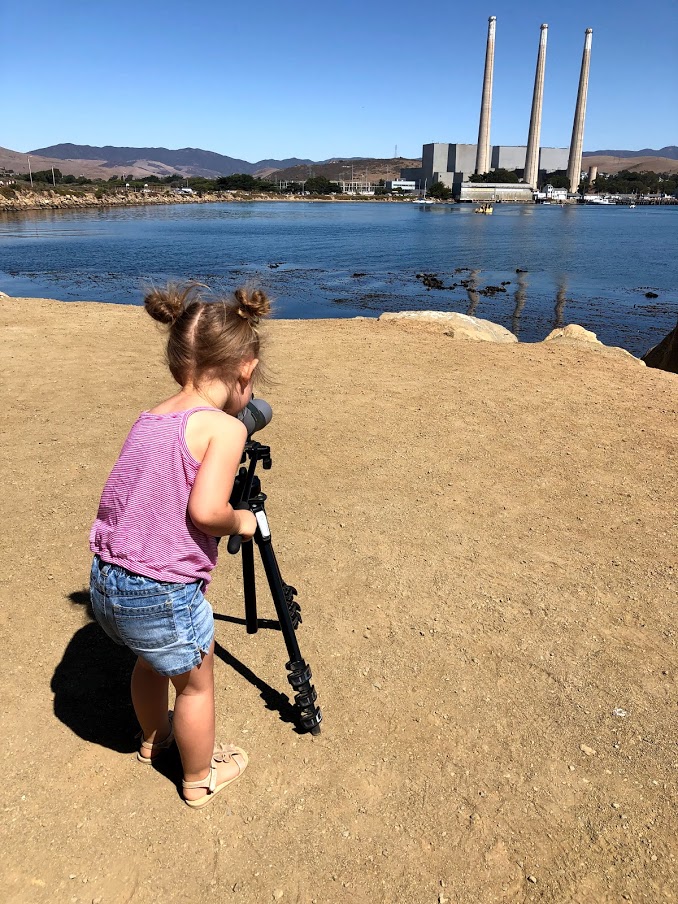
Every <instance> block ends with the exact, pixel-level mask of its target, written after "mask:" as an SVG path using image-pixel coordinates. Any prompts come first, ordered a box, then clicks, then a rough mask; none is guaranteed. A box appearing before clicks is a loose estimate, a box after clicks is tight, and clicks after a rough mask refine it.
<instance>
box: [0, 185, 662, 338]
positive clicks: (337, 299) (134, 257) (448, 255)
mask: <svg viewBox="0 0 678 904" xmlns="http://www.w3.org/2000/svg"><path fill="white" fill-rule="evenodd" d="M677 248H678V207H638V208H636V209H635V210H631V209H629V208H627V207H609V208H605V207H603V208H597V207H585V206H576V207H570V206H568V207H563V208H561V207H557V206H523V205H510V204H500V205H497V206H496V207H495V212H494V214H493V215H492V216H489V217H486V216H478V215H476V214H474V213H473V209H472V207H471V206H470V205H460V206H439V207H438V206H436V207H428V208H420V207H418V206H417V205H413V204H366V203H345V202H344V203H337V204H331V203H299V202H290V203H287V202H273V203H249V204H248V203H243V204H235V203H224V204H204V205H197V204H196V205H175V206H167V207H145V208H136V209H128V208H119V209H111V210H99V209H96V210H86V211H73V212H58V211H45V212H42V211H41V212H35V213H21V214H0V290H2V291H5V292H7V293H8V294H10V295H29V296H40V297H42V296H44V297H51V298H58V299H62V300H64V301H73V300H93V301H102V302H118V303H130V302H132V303H140V302H141V292H142V288H143V285H144V284H145V283H148V282H149V281H155V282H161V281H163V280H165V279H167V278H177V277H180V278H183V277H190V278H194V279H198V280H200V281H203V282H207V283H209V284H210V285H213V286H214V287H215V288H217V289H232V288H234V287H235V286H237V285H239V284H241V283H243V282H244V281H251V282H255V283H257V284H259V285H262V286H263V287H264V288H265V289H266V290H267V291H269V292H270V293H271V294H272V296H273V297H274V298H275V300H276V313H277V316H279V317H353V316H355V315H357V314H362V315H368V316H377V315H379V314H380V313H381V312H382V311H397V310H413V309H421V310H427V309H434V310H450V311H460V312H462V313H468V314H474V315H475V316H477V317H482V318H486V319H488V320H493V321H495V322H497V323H501V324H503V325H504V326H506V327H508V328H509V329H510V330H512V331H513V332H514V333H516V334H517V335H518V336H519V338H520V339H521V340H522V341H527V342H533V341H539V340H540V339H543V338H544V336H545V335H546V334H547V333H548V332H549V331H550V330H551V329H552V328H553V327H554V326H557V325H562V324H566V323H579V324H581V325H582V326H584V327H586V328H587V329H591V330H593V331H594V332H595V333H597V334H598V338H599V339H600V340H601V341H603V342H605V343H606V344H608V345H621V346H623V347H624V348H627V349H629V350H630V351H631V352H633V353H635V354H642V353H644V352H645V351H647V349H648V348H650V347H651V346H652V345H654V344H656V342H658V341H659V340H660V339H661V338H662V337H663V336H664V335H665V334H666V333H667V332H669V330H671V329H672V328H673V327H674V326H675V323H676V318H677V317H678V279H677V272H676V271H677V264H676V249H677ZM460 268H464V269H461V270H460ZM518 269H520V270H525V271H526V272H524V273H517V272H516V271H517V270H518ZM455 271H457V272H455ZM459 271H460V272H459ZM418 273H420V274H421V273H435V274H437V276H438V277H439V279H441V280H442V282H443V284H444V286H445V287H446V288H444V289H430V290H427V289H426V288H425V287H424V286H423V285H422V282H421V280H420V279H418V278H417V274H418ZM462 280H463V281H464V284H463V285H462ZM501 283H505V285H504V286H503V288H504V289H505V291H504V292H496V293H493V294H489V295H486V294H484V291H485V287H486V286H500V285H501ZM449 287H452V288H449ZM647 291H652V292H655V293H656V294H657V295H658V297H657V298H656V299H648V298H646V297H645V293H646V292H647Z"/></svg>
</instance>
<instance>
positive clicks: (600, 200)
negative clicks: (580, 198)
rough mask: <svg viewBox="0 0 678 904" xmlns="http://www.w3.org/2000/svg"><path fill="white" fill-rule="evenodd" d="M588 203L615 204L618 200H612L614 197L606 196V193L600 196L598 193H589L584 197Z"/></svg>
mask: <svg viewBox="0 0 678 904" xmlns="http://www.w3.org/2000/svg"><path fill="white" fill-rule="evenodd" d="M584 201H585V203H586V204H615V203H616V202H615V201H613V200H612V198H606V197H605V196H604V195H601V196H600V197H599V196H598V195H587V196H586V197H585V198H584Z"/></svg>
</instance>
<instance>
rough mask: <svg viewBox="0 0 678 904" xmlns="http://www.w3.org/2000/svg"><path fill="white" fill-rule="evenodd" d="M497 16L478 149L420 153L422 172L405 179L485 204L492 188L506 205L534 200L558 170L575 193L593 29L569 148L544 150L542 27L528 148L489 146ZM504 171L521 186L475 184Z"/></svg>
mask: <svg viewBox="0 0 678 904" xmlns="http://www.w3.org/2000/svg"><path fill="white" fill-rule="evenodd" d="M496 21H497V20H496V16H490V18H489V23H488V32H487V48H486V52H485V72H484V77H483V91H482V100H481V106H480V122H479V126H478V142H477V144H447V143H444V142H434V143H431V144H425V145H424V146H423V148H422V155H421V159H422V165H421V168H417V169H413V168H407V169H403V170H401V173H400V175H401V178H402V179H409V180H414V181H416V182H417V183H418V184H419V187H420V188H421V189H424V190H425V189H426V188H430V187H431V186H432V185H434V184H435V183H436V182H442V183H443V185H446V186H447V187H448V188H450V189H452V193H453V195H454V197H455V198H456V199H457V200H461V201H464V200H469V201H477V200H484V199H485V196H486V195H487V194H488V190H489V189H490V188H492V189H493V191H492V193H491V194H490V197H493V198H496V199H497V200H499V199H500V198H501V199H503V200H509V199H510V200H522V201H531V200H533V197H534V193H535V191H536V189H537V188H538V184H539V182H540V181H543V177H544V176H545V175H546V174H548V173H552V172H554V171H555V170H567V176H568V180H569V183H570V192H571V193H574V192H576V191H577V187H578V186H579V182H580V179H581V158H582V147H583V139H584V120H585V116H586V96H587V91H588V77H589V64H590V56H591V35H592V30H591V29H590V28H587V29H586V33H585V40H584V54H583V57H582V66H581V74H580V79H579V92H578V95H577V104H576V108H575V115H574V123H573V127H572V139H571V142H570V147H569V149H568V148H543V147H540V144H539V139H540V134H541V117H542V106H543V95H544V73H545V69H546V41H547V34H548V25H542V26H541V27H540V35H539V48H538V52H537V67H536V70H535V79H534V91H533V95H532V110H531V114H530V126H529V132H528V139H527V144H526V145H524V146H518V147H511V146H506V145H490V122H491V117H492V85H493V80H494V43H495V32H496ZM498 169H506V170H510V171H513V170H518V171H522V175H523V180H522V182H520V183H518V184H515V183H506V184H503V187H502V188H501V190H500V186H501V185H502V184H501V183H482V182H471V181H470V176H472V175H475V174H478V175H483V174H485V173H489V172H491V171H492V170H498Z"/></svg>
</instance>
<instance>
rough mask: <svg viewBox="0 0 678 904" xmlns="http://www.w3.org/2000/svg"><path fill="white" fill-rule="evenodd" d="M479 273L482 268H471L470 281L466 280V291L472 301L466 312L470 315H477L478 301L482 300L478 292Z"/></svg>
mask: <svg viewBox="0 0 678 904" xmlns="http://www.w3.org/2000/svg"><path fill="white" fill-rule="evenodd" d="M479 274H480V270H471V274H470V276H469V278H468V281H466V293H467V295H468V300H469V302H470V303H469V306H468V310H467V312H466V313H467V314H468V315H469V317H474V316H475V313H476V308H477V307H478V302H479V301H480V295H479V294H478V276H479Z"/></svg>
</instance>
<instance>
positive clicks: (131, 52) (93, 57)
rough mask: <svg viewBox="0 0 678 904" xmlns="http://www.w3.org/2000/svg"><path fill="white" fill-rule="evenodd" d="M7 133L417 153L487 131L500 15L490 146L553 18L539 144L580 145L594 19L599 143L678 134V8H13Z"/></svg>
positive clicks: (504, 127)
mask: <svg viewBox="0 0 678 904" xmlns="http://www.w3.org/2000/svg"><path fill="white" fill-rule="evenodd" d="M1 9H2V14H1V20H2V32H3V40H2V51H1V52H0V80H1V81H0V84H2V86H3V92H2V93H3V97H2V127H1V129H0V145H1V146H3V147H8V148H11V149H12V150H17V151H28V150H32V149H34V148H38V147H44V146H47V145H50V144H58V143H61V142H74V143H76V144H91V145H105V144H112V145H130V146H134V147H144V146H162V147H168V148H180V147H187V146H190V147H200V148H204V149H206V150H211V151H217V152H218V153H221V154H227V155H228V156H231V157H238V158H242V159H244V160H248V161H250V162H255V161H257V160H261V159H264V158H268V157H273V158H285V157H309V158H311V159H314V160H322V159H326V158H328V157H332V156H344V157H357V156H369V157H390V156H392V155H393V153H394V149H395V146H396V145H397V146H398V154H399V155H400V156H403V157H409V156H412V157H418V156H419V155H420V153H421V146H422V144H423V143H426V142H429V141H450V142H475V141H476V139H477V134H478V112H479V106H480V94H481V87H482V75H483V66H484V54H485V41H486V35H487V18H488V16H489V15H496V16H497V43H496V54H495V71H494V76H495V77H494V100H493V116H492V132H491V140H492V143H493V144H509V145H510V144H525V143H526V141H527V128H528V120H529V113H530V105H531V98H532V86H533V81H534V69H535V62H536V55H537V44H538V40H539V26H540V24H541V23H542V22H547V23H548V25H549V41H548V51H547V59H546V83H545V93H544V116H543V124H542V145H545V146H556V147H566V146H567V145H568V144H569V141H570V134H571V130H572V116H573V112H574V104H575V99H576V94H577V84H578V79H579V68H580V65H581V53H582V48H583V43H584V30H585V29H586V28H593V49H592V56H591V77H590V83H589V98H588V110H587V119H586V132H585V137H584V149H585V150H597V149H601V148H619V149H630V150H638V149H640V148H642V147H652V148H659V147H662V146H665V145H671V144H678V134H677V132H678V128H677V123H678V115H677V113H678V100H677V98H678V90H677V89H678V54H677V53H676V35H677V34H678V3H676V0H647V2H645V3H639V2H637V0H636V2H630V0H621V2H612V0H590V2H588V3H587V4H573V3H567V2H559V3H555V2H543V3H537V2H532V0H517V2H510V3H509V2H507V0H492V2H485V0H482V2H481V3H477V4H474V3H463V4H462V3H454V2H451V0H446V2H442V0H429V2H428V3H419V4H413V3H404V2H403V0H392V2H384V0H371V2H370V0H367V2H365V0H362V2H356V0H347V2H343V3H337V4H328V5H324V4H320V3H315V2H314V3H311V2H305V3H304V2H298V0H290V2H288V3H286V4H281V3H272V2H271V0H260V2H258V3H253V4H252V5H251V6H250V5H248V4H244V3H243V4H238V5H237V8H236V5H235V4H224V3H218V2H215V0H203V2H201V3H179V2H175V0H165V2H163V3H160V2H157V0H147V2H145V3H143V2H142V3H130V2H128V0H121V2H117V3H113V4H103V3H97V2H94V3H92V2H91V0H88V2H85V0H63V2H61V3H54V2H50V3H46V2H43V0H34V2H32V3H30V4H28V5H27V4H26V3H25V2H21V3H20V2H18V0H4V3H3V4H2V7H1Z"/></svg>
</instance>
